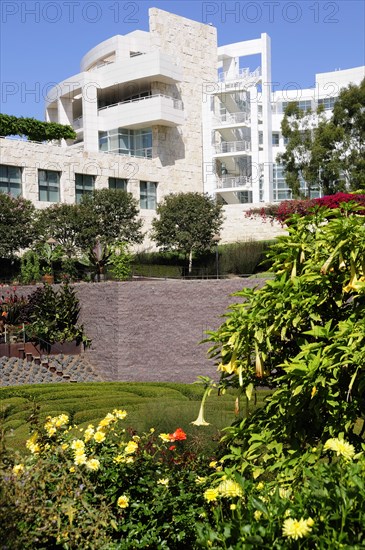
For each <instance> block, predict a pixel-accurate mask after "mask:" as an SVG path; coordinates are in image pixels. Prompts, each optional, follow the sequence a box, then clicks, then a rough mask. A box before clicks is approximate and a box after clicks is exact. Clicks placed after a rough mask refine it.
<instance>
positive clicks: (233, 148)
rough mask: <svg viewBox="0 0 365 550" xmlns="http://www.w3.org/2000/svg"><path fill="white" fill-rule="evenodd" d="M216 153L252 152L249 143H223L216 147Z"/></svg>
mask: <svg viewBox="0 0 365 550" xmlns="http://www.w3.org/2000/svg"><path fill="white" fill-rule="evenodd" d="M215 151H216V153H240V152H244V151H251V143H250V142H249V141H222V142H221V143H219V144H217V145H216V146H215Z"/></svg>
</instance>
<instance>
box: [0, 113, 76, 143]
mask: <svg viewBox="0 0 365 550" xmlns="http://www.w3.org/2000/svg"><path fill="white" fill-rule="evenodd" d="M0 135H1V136H26V137H27V138H28V139H29V140H31V141H40V142H41V141H50V140H53V139H62V138H63V139H76V133H75V131H74V129H73V128H71V126H68V125H64V124H58V123H57V122H42V121H40V120H36V119H35V118H23V117H19V118H17V117H15V116H12V115H5V114H1V113H0Z"/></svg>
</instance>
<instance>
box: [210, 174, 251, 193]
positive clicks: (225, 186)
mask: <svg viewBox="0 0 365 550" xmlns="http://www.w3.org/2000/svg"><path fill="white" fill-rule="evenodd" d="M232 190H234V191H251V190H252V178H251V177H249V176H222V177H221V178H218V177H217V178H216V191H217V192H219V193H224V192H228V191H232Z"/></svg>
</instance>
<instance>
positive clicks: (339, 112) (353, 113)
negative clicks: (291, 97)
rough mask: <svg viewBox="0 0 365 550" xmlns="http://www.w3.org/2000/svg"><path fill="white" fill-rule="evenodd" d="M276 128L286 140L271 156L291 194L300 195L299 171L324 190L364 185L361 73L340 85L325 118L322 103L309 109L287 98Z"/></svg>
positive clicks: (364, 91)
mask: <svg viewBox="0 0 365 550" xmlns="http://www.w3.org/2000/svg"><path fill="white" fill-rule="evenodd" d="M281 129H282V133H283V136H284V137H285V138H287V140H288V143H287V147H286V151H285V152H284V153H281V154H279V155H278V157H277V161H278V162H280V163H281V164H283V166H284V170H285V179H286V181H287V183H288V185H289V187H290V188H291V189H292V191H293V195H294V197H297V198H298V197H300V196H301V193H300V177H302V178H303V179H304V180H305V181H306V182H307V186H308V190H309V191H310V189H311V187H313V185H319V186H320V187H321V189H322V192H323V193H324V194H333V193H336V192H338V191H345V190H348V191H349V190H350V191H356V190H359V189H363V188H364V187H365V176H364V174H365V79H364V80H363V81H362V82H361V84H360V85H359V86H356V85H353V84H350V85H349V86H348V87H347V88H344V89H343V90H341V92H340V94H339V96H338V98H337V99H336V102H335V104H334V109H333V113H332V116H331V117H330V118H329V119H327V118H326V117H325V115H324V111H323V106H320V107H319V108H318V109H317V111H316V112H315V113H313V112H312V111H310V110H309V111H307V112H303V111H301V110H300V109H299V106H298V104H297V103H295V102H293V103H289V105H288V106H287V108H286V111H285V116H284V118H283V120H282V124H281Z"/></svg>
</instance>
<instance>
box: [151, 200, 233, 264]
mask: <svg viewBox="0 0 365 550" xmlns="http://www.w3.org/2000/svg"><path fill="white" fill-rule="evenodd" d="M157 215H158V216H159V217H158V218H155V219H154V220H153V221H152V228H153V229H152V233H151V236H152V239H154V240H155V241H156V244H157V246H159V247H161V248H162V249H163V250H176V251H179V252H182V253H184V254H185V255H186V256H189V273H190V272H191V268H192V258H193V253H196V252H202V251H204V250H207V249H209V248H211V247H212V246H213V245H214V240H213V237H214V236H215V235H217V234H218V233H219V230H220V228H221V226H222V224H223V214H222V206H221V205H219V204H217V203H216V202H215V201H214V200H213V199H212V198H210V197H209V196H208V195H203V194H201V193H178V194H173V193H171V194H170V195H167V196H166V197H164V199H163V200H162V201H161V202H160V203H159V204H158V206H157Z"/></svg>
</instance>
